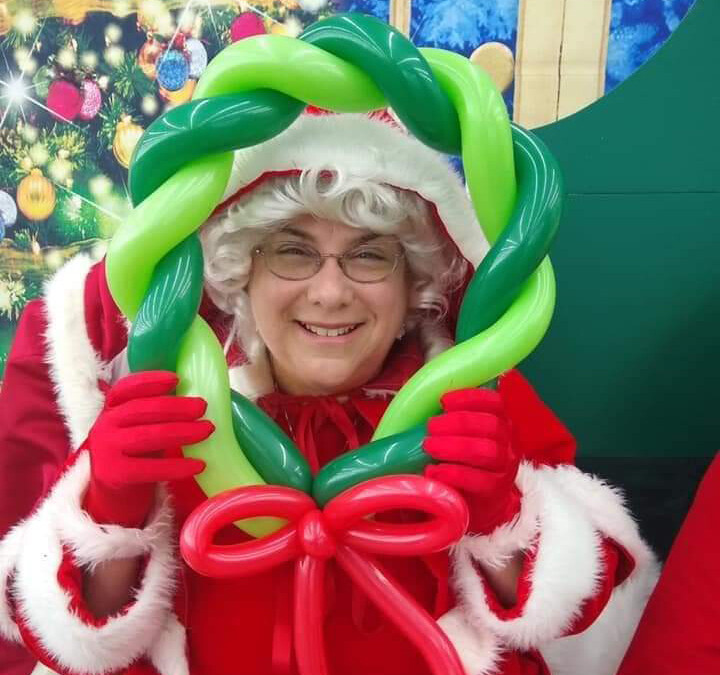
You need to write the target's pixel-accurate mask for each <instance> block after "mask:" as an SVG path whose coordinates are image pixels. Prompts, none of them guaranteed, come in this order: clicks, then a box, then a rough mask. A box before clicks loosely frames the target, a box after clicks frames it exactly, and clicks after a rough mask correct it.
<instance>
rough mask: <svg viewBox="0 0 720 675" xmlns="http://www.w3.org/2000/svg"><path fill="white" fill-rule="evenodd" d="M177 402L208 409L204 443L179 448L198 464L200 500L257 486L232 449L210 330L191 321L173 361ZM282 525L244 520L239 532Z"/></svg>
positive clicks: (223, 369) (226, 386) (219, 360)
mask: <svg viewBox="0 0 720 675" xmlns="http://www.w3.org/2000/svg"><path fill="white" fill-rule="evenodd" d="M177 374H178V376H179V378H180V383H179V384H178V386H177V389H176V392H177V394H178V396H202V397H203V398H204V399H205V400H206V401H207V404H208V407H207V412H206V413H205V416H206V417H207V418H208V419H210V420H212V422H213V424H215V431H214V432H213V433H212V434H211V435H210V437H209V438H207V439H206V440H204V441H202V442H200V443H196V444H195V445H189V446H185V447H184V448H183V452H184V454H185V455H186V456H187V457H195V458H197V459H202V460H203V461H204V462H205V463H206V467H205V470H204V471H203V472H202V473H201V474H199V475H198V476H196V477H195V478H196V480H197V482H198V484H199V485H200V487H201V488H202V490H203V492H205V494H206V495H209V496H213V495H216V494H220V493H221V492H224V491H225V490H230V489H232V488H236V487H242V486H248V485H262V484H263V483H264V481H263V479H262V477H261V476H260V474H259V473H258V472H257V471H256V470H255V468H254V467H253V466H252V464H250V462H249V461H248V459H247V457H246V456H245V454H244V453H243V451H242V450H241V448H240V447H239V446H238V443H237V439H236V438H235V432H234V430H233V425H232V410H231V405H230V381H229V379H228V372H227V365H226V363H225V354H224V353H223V350H222V348H221V347H220V343H219V342H218V341H217V338H216V337H215V335H214V333H213V332H212V330H211V328H210V327H209V326H208V325H207V323H205V321H203V320H202V319H201V318H200V317H196V319H195V321H194V322H193V324H192V326H191V327H190V330H189V331H188V333H187V335H186V336H185V337H184V338H183V340H182V344H181V347H180V355H179V357H178V367H177ZM281 524H282V521H281V520H278V519H277V518H250V519H248V520H244V521H242V522H241V523H239V527H241V528H242V529H243V530H245V531H246V532H248V533H249V534H252V535H253V536H256V537H259V536H262V535H264V534H267V533H268V532H272V531H274V530H276V529H277V528H278V527H279V526H280V525H281Z"/></svg>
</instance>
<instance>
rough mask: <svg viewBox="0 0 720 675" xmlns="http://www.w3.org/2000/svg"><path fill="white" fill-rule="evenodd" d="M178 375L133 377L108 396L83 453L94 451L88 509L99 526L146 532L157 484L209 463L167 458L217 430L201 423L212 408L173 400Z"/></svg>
mask: <svg viewBox="0 0 720 675" xmlns="http://www.w3.org/2000/svg"><path fill="white" fill-rule="evenodd" d="M177 383H178V378H177V375H175V373H170V372H165V371H148V372H143V373H135V374H133V375H128V376H127V377H124V378H123V379H121V380H120V381H118V382H117V383H116V384H115V385H114V386H113V387H111V388H110V390H109V391H108V393H107V396H106V398H105V407H104V408H103V411H102V412H101V413H100V415H99V416H98V418H97V420H96V421H95V424H94V425H93V427H92V429H91V430H90V434H89V436H88V438H87V440H86V441H85V444H84V446H83V447H84V448H87V449H88V450H89V451H90V466H91V479H90V486H89V488H88V491H87V494H86V495H85V503H84V508H85V510H86V511H87V512H88V513H89V514H90V515H91V516H92V517H93V519H94V520H95V522H98V523H115V524H117V525H122V526H124V527H142V525H143V524H144V523H145V520H146V519H147V516H148V514H149V513H150V510H151V509H152V507H153V504H154V501H155V488H156V483H158V482H160V481H166V480H167V481H169V480H179V479H182V478H189V477H190V476H194V475H195V474H197V473H200V472H201V471H202V470H203V469H204V468H205V462H203V461H202V460H199V459H191V458H186V457H167V456H166V452H167V450H168V449H170V448H176V447H177V446H182V445H191V444H192V443H198V442H200V441H202V440H204V439H206V438H207V437H208V436H209V435H210V434H211V433H212V432H213V431H214V429H215V426H214V425H213V423H212V422H209V421H208V420H199V419H198V418H199V417H201V416H202V415H204V414H205V409H206V408H207V403H206V402H205V401H204V400H203V399H201V398H193V397H189V396H171V395H169V394H170V392H172V391H173V389H175V387H176V386H177Z"/></svg>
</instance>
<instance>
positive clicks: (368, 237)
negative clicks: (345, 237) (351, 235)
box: [353, 232, 381, 246]
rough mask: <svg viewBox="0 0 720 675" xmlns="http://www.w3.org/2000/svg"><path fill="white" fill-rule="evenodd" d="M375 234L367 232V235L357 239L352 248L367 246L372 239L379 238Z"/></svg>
mask: <svg viewBox="0 0 720 675" xmlns="http://www.w3.org/2000/svg"><path fill="white" fill-rule="evenodd" d="M380 236H381V235H379V234H378V233H377V232H368V233H367V234H364V235H362V237H358V238H357V239H356V240H355V241H354V242H353V246H360V245H362V244H367V243H368V242H369V241H373V240H374V239H377V238H378V237H380Z"/></svg>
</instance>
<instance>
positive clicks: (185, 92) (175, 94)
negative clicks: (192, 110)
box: [159, 80, 197, 106]
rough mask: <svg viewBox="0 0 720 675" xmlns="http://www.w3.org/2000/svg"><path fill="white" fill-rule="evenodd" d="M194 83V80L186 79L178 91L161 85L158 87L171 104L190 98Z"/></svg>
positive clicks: (183, 101)
mask: <svg viewBox="0 0 720 675" xmlns="http://www.w3.org/2000/svg"><path fill="white" fill-rule="evenodd" d="M196 84H197V83H196V82H195V80H188V81H187V82H186V83H185V86H184V87H183V88H182V89H179V90H178V91H168V90H167V89H164V88H163V87H159V93H160V96H162V97H163V98H164V99H165V100H166V101H167V102H168V103H169V104H170V105H171V106H176V105H181V104H182V103H187V102H188V101H189V100H190V99H191V98H192V95H193V91H195V85H196Z"/></svg>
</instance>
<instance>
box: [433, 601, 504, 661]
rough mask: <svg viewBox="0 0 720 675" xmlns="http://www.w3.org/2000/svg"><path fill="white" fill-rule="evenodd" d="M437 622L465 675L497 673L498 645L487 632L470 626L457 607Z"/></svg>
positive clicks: (494, 638)
mask: <svg viewBox="0 0 720 675" xmlns="http://www.w3.org/2000/svg"><path fill="white" fill-rule="evenodd" d="M437 622H438V625H439V626H440V628H442V629H443V631H444V633H445V635H447V636H448V637H449V638H450V641H451V642H452V643H453V646H454V647H455V650H456V651H457V653H458V656H459V657H460V661H461V662H462V665H463V668H464V670H465V674H466V675H490V674H491V673H495V672H496V671H497V663H498V658H499V656H500V644H499V641H498V639H497V637H496V636H495V635H493V634H492V633H491V632H490V631H489V630H487V629H485V630H482V629H479V628H478V627H477V626H472V625H470V624H469V623H468V621H467V618H466V617H465V615H464V613H463V612H462V610H461V609H460V608H459V607H456V608H455V609H451V610H450V611H449V612H447V613H446V614H443V615H442V616H441V617H440V618H439V619H438V621H437Z"/></svg>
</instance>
